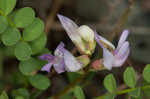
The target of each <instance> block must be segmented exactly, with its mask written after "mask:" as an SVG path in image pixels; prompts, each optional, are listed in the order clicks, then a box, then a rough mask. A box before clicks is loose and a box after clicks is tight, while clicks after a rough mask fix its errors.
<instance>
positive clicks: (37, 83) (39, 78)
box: [29, 74, 50, 90]
mask: <svg viewBox="0 0 150 99" xmlns="http://www.w3.org/2000/svg"><path fill="white" fill-rule="evenodd" d="M29 81H30V83H31V84H32V86H34V87H35V88H37V89H39V90H46V89H47V88H48V87H49V86H50V80H49V79H48V78H47V77H45V76H43V75H40V74H36V75H34V76H30V77H29Z"/></svg>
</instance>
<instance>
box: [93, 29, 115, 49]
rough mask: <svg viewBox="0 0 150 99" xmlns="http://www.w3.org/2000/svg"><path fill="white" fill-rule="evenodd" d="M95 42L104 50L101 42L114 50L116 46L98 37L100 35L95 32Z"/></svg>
mask: <svg viewBox="0 0 150 99" xmlns="http://www.w3.org/2000/svg"><path fill="white" fill-rule="evenodd" d="M95 40H96V42H97V43H98V44H99V45H100V46H101V47H102V48H103V45H102V43H101V41H102V42H104V43H106V44H107V45H109V46H110V47H112V49H115V46H114V45H113V44H112V43H111V42H110V41H108V40H107V39H105V38H104V37H102V36H100V35H98V33H97V32H96V31H95Z"/></svg>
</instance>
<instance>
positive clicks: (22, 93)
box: [12, 88, 30, 99]
mask: <svg viewBox="0 0 150 99" xmlns="http://www.w3.org/2000/svg"><path fill="white" fill-rule="evenodd" d="M12 96H13V97H18V96H20V97H23V98H24V99H29V97H30V94H29V92H28V90H27V89H25V88H19V89H16V90H13V91H12Z"/></svg>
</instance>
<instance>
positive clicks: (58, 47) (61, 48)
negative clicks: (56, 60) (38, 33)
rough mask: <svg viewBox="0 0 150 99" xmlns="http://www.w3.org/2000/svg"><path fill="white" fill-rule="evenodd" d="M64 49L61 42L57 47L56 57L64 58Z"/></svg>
mask: <svg viewBox="0 0 150 99" xmlns="http://www.w3.org/2000/svg"><path fill="white" fill-rule="evenodd" d="M63 49H64V43H63V42H60V43H59V45H58V46H57V48H56V50H55V52H54V55H55V56H58V57H62V56H63Z"/></svg>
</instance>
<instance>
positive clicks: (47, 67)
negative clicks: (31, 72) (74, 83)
mask: <svg viewBox="0 0 150 99" xmlns="http://www.w3.org/2000/svg"><path fill="white" fill-rule="evenodd" d="M52 65H53V63H48V64H46V65H44V66H43V67H42V68H41V71H47V72H50V69H51V67H52Z"/></svg>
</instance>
